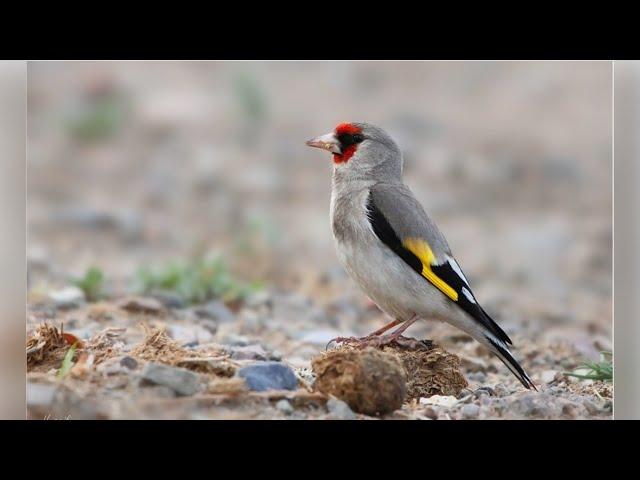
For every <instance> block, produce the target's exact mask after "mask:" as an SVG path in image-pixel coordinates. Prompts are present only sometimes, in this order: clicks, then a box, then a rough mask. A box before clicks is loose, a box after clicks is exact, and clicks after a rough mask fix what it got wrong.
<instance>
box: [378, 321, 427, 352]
mask: <svg viewBox="0 0 640 480" xmlns="http://www.w3.org/2000/svg"><path fill="white" fill-rule="evenodd" d="M418 318H419V317H418V316H417V315H416V314H415V313H414V314H413V316H412V317H411V318H410V319H409V320H405V321H404V322H403V323H402V325H400V327H398V328H396V329H395V330H394V331H393V332H391V333H390V334H389V335H383V336H381V337H377V338H375V339H373V340H371V345H375V346H377V347H382V346H384V345H389V344H390V343H394V342H398V341H399V340H400V338H401V337H402V334H403V333H404V331H405V330H406V329H407V328H409V327H410V326H411V325H413V324H414V323H415V322H416V321H417V320H418ZM402 338H404V337H402ZM405 340H411V339H405ZM412 342H415V341H413V340H412Z"/></svg>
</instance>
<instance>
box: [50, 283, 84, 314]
mask: <svg viewBox="0 0 640 480" xmlns="http://www.w3.org/2000/svg"><path fill="white" fill-rule="evenodd" d="M47 296H48V297H49V299H50V300H51V301H52V302H53V304H54V305H55V306H56V308H62V309H65V308H75V307H78V306H79V305H80V304H81V303H82V302H84V292H83V291H82V290H81V289H80V288H78V287H66V288H63V289H62V290H55V291H52V292H49V294H48V295H47Z"/></svg>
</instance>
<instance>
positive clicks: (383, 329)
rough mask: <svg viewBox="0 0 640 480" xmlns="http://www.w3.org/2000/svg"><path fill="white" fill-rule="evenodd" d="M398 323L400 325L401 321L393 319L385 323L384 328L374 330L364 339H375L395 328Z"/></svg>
mask: <svg viewBox="0 0 640 480" xmlns="http://www.w3.org/2000/svg"><path fill="white" fill-rule="evenodd" d="M400 323H402V320H398V319H395V320H394V321H392V322H389V323H387V324H386V325H385V326H384V327H382V328H379V329H378V330H376V331H375V332H373V333H370V334H369V335H367V336H366V337H365V338H370V337H377V336H379V335H382V334H383V333H384V332H386V331H387V330H389V329H391V328H393V327H395V326H396V325H398V324H400Z"/></svg>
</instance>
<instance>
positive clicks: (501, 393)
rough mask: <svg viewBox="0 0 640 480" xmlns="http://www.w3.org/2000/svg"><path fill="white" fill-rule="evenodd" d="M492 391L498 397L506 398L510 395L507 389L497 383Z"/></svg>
mask: <svg viewBox="0 0 640 480" xmlns="http://www.w3.org/2000/svg"><path fill="white" fill-rule="evenodd" d="M493 391H494V392H495V394H496V396H498V397H506V396H507V395H509V394H510V393H511V392H510V391H509V389H508V388H507V387H505V386H504V385H503V384H502V383H497V384H496V385H495V387H493Z"/></svg>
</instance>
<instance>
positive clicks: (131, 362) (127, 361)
mask: <svg viewBox="0 0 640 480" xmlns="http://www.w3.org/2000/svg"><path fill="white" fill-rule="evenodd" d="M120 365H122V366H123V367H125V368H128V369H129V370H135V369H136V368H138V361H137V360H136V359H135V358H133V357H128V356H127V357H122V359H120Z"/></svg>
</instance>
